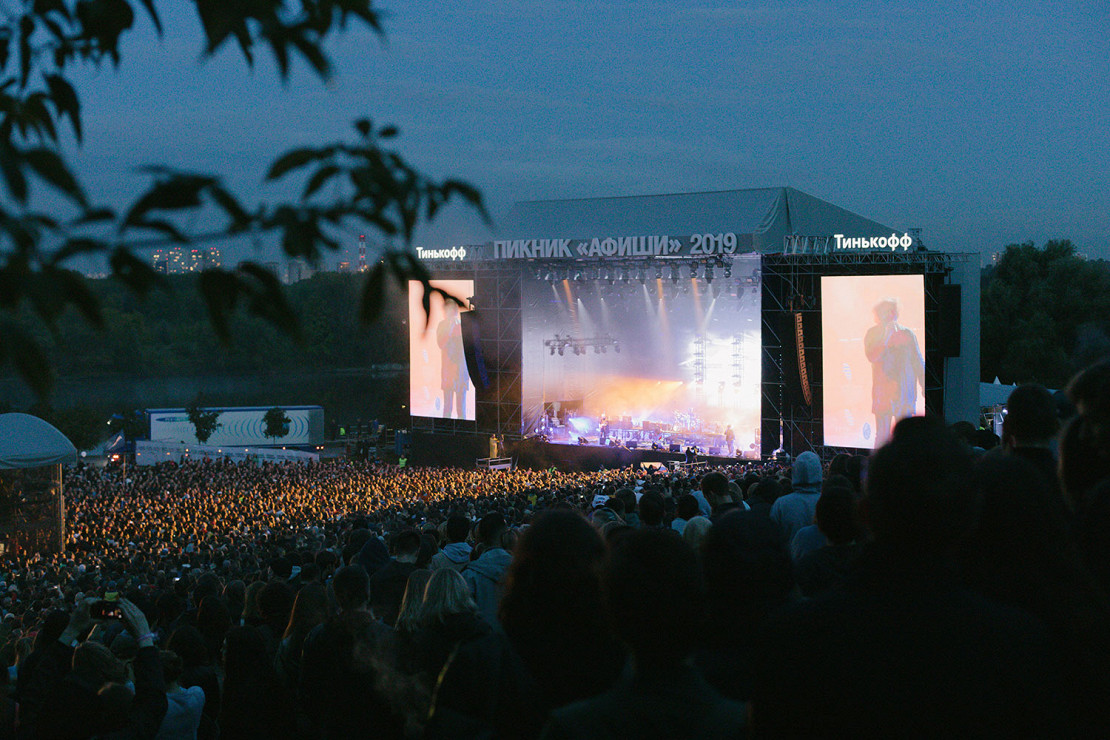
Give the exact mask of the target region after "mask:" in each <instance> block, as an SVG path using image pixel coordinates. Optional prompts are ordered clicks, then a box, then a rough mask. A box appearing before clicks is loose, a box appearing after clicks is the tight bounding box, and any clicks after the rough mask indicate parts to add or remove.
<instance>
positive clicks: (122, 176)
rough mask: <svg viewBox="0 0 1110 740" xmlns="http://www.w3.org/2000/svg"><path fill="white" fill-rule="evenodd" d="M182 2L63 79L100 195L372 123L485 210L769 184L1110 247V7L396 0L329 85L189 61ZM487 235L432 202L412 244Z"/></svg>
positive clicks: (264, 192) (228, 169)
mask: <svg viewBox="0 0 1110 740" xmlns="http://www.w3.org/2000/svg"><path fill="white" fill-rule="evenodd" d="M980 5H982V6H983V7H978V6H980ZM190 6H191V4H189V3H161V4H160V7H161V9H162V12H163V13H164V14H165V17H164V21H165V23H166V26H167V33H166V35H165V37H164V38H163V39H162V40H161V41H159V40H158V39H157V38H156V37H155V34H154V32H153V29H152V28H151V26H150V23H149V21H148V20H146V18H145V17H144V16H143V15H142V14H141V13H140V14H139V21H138V26H139V28H138V31H137V32H136V33H133V34H132V35H131V36H130V37H129V38H128V39H127V40H126V41H125V43H124V46H123V64H122V66H121V68H120V70H119V71H117V72H114V71H112V70H111V68H110V67H107V68H105V69H102V70H100V71H98V72H88V73H81V74H79V75H77V79H78V81H79V83H80V86H79V89H80V90H81V92H82V94H83V96H84V97H83V102H84V117H85V126H86V142H85V145H84V148H83V149H82V150H81V151H80V152H79V153H78V154H75V155H74V163H75V165H76V167H77V169H78V171H79V172H80V173H81V175H82V176H83V178H84V179H85V182H86V183H87V185H88V187H89V190H90V191H91V192H92V193H93V194H94V195H96V196H97V200H98V201H100V202H105V201H106V202H109V203H112V204H114V205H116V206H117V207H123V206H125V205H126V204H127V203H128V202H129V200H130V199H131V198H132V197H133V196H134V195H135V194H136V193H137V192H139V190H140V188H141V187H142V185H143V182H144V181H143V180H142V179H141V178H138V177H137V176H136V175H135V174H134V168H135V167H137V166H139V165H143V164H149V163H154V162H161V163H166V164H170V165H173V166H178V167H182V168H188V169H192V170H199V171H210V172H216V173H222V174H224V175H225V176H226V178H227V181H228V183H229V184H230V185H231V186H232V187H233V188H234V189H235V190H237V191H238V192H239V193H241V194H243V196H244V198H245V199H246V200H247V201H248V202H252V201H254V200H257V199H262V200H270V201H272V200H274V199H276V198H277V197H279V196H281V195H283V192H282V191H280V190H275V189H273V188H263V187H262V185H261V181H262V175H263V173H264V172H265V169H266V167H267V165H268V163H269V161H271V159H272V158H273V157H274V156H276V155H277V154H279V153H280V152H282V151H284V150H286V149H289V148H292V147H296V146H302V145H306V144H313V143H322V142H325V141H331V140H335V139H338V138H340V137H344V136H346V135H347V132H349V131H350V130H351V129H350V123H351V121H353V120H354V119H355V118H358V117H361V116H369V117H371V118H373V119H374V120H375V121H376V122H380V123H386V122H392V123H395V124H397V125H399V126H400V128H401V133H402V136H401V138H400V139H399V148H400V149H401V151H403V152H404V153H405V154H406V155H407V156H409V157H410V158H411V160H412V161H413V162H414V163H415V164H417V165H418V166H419V167H421V168H422V169H423V170H425V171H426V172H428V173H430V174H432V175H435V176H437V177H443V176H454V177H461V178H463V179H466V180H469V181H471V182H472V183H474V184H475V185H477V186H478V187H479V188H480V189H481V190H482V191H483V192H484V194H485V197H486V199H487V203H488V205H489V208H490V211H491V213H492V214H493V216H494V219H495V220H497V219H500V218H501V217H502V216H504V214H505V213H506V212H507V210H508V208H509V207H510V206H511V204H512V203H513V202H514V201H516V200H532V199H549V198H583V197H595V196H612V195H636V194H656V193H670V192H691V191H700V190H726V189H740V188H750V187H766V186H780V185H788V186H793V187H795V188H798V189H799V190H803V191H805V192H807V193H810V194H812V195H815V196H817V197H819V198H823V199H825V200H828V201H831V202H832V203H835V204H837V205H840V206H843V207H845V208H847V209H849V210H852V211H854V212H856V213H859V214H861V215H863V216H866V217H868V218H871V219H874V220H876V221H878V222H880V223H884V224H888V225H891V226H893V227H895V228H899V229H902V228H908V227H921V228H923V229H924V232H923V237H924V239H925V242H926V244H928V245H929V246H930V247H932V248H936V249H947V250H952V251H978V252H983V253H985V254H987V255H989V253H990V252H993V251H997V250H998V249H1000V248H1001V247H1002V246H1003V245H1005V244H1007V243H1010V242H1017V241H1025V240H1029V239H1032V240H1034V241H1036V242H1037V243H1038V244H1039V243H1042V242H1043V241H1044V240H1046V239H1049V238H1058V237H1066V238H1071V239H1072V240H1073V241H1074V242H1075V243H1076V244H1077V245H1078V247H1079V249H1080V251H1081V252H1085V253H1087V254H1089V255H1090V256H1092V257H1110V247H1108V246H1107V240H1106V236H1107V235H1108V234H1110V147H1107V146H1106V142H1107V140H1110V36H1108V34H1107V33H1106V31H1107V29H1108V28H1110V4H1107V3H1102V2H1098V3H1043V2H1031V1H1029V0H1015V1H1013V2H1008V3H983V4H978V3H962V2H961V3H954V2H920V3H860V4H852V5H851V6H850V7H849V4H847V3H840V2H774V3H771V2H766V3H724V2H721V3H710V2H650V1H646V0H635V1H634V2H599V1H598V0H593V1H591V2H562V1H560V0H542V1H536V0H512V2H461V1H459V0H452V1H451V2H439V1H434V2H433V1H431V0H421V2H412V3H396V2H394V3H389V4H385V5H383V6H382V10H383V12H384V13H385V15H386V17H385V28H386V36H385V38H384V40H382V39H379V38H377V37H376V36H374V35H373V34H372V33H369V32H366V31H362V30H357V31H356V32H353V33H349V34H348V35H346V36H345V37H342V38H340V39H338V40H337V41H336V43H333V44H332V45H331V47H330V51H331V53H332V57H333V60H334V62H335V69H336V73H335V75H334V77H333V79H331V80H330V81H328V82H326V83H325V82H322V81H320V80H319V79H318V78H316V77H314V76H313V75H311V74H310V73H309V72H308V71H307V69H306V67H305V65H304V64H303V63H301V62H298V66H297V67H296V69H295V71H294V73H293V75H292V77H291V79H290V81H289V82H288V83H287V84H285V85H283V84H282V83H281V82H280V81H279V80H278V78H277V75H276V73H275V70H274V66H273V64H272V62H271V61H270V59H269V57H268V56H266V53H265V51H264V50H259V57H260V61H259V63H258V64H257V65H256V67H255V68H254V69H253V70H248V69H247V67H246V65H245V63H244V62H243V60H242V58H241V56H240V55H239V53H238V51H237V50H236V49H235V48H233V47H232V46H230V45H229V46H228V47H227V48H225V49H222V50H221V51H220V52H219V53H218V54H217V56H216V58H215V59H210V60H205V61H202V60H201V59H200V50H201V48H202V44H201V39H200V34H199V27H198V24H197V22H196V20H195V19H194V18H191V17H190V16H189V15H188V12H189V9H190ZM494 233H495V232H494ZM492 236H493V233H491V232H489V231H487V230H484V228H483V227H481V226H480V225H479V223H478V222H477V220H476V219H474V218H472V217H469V216H468V215H466V214H465V213H462V212H461V211H460V210H457V209H452V210H450V211H448V212H447V213H445V215H444V217H443V218H442V220H441V222H440V223H438V224H436V225H433V226H431V227H427V228H424V229H422V230H421V232H420V233H419V234H418V236H417V243H418V244H420V245H423V246H432V245H444V244H452V243H474V242H477V241H486V240H487V239H489V238H492ZM350 246H351V250H350V252H351V253H353V252H354V247H355V240H354V237H352V239H351V240H350ZM244 254H245V253H244ZM238 256H239V255H238V254H237V250H235V249H232V250H230V253H229V254H228V258H230V259H235V258H237V257H238Z"/></svg>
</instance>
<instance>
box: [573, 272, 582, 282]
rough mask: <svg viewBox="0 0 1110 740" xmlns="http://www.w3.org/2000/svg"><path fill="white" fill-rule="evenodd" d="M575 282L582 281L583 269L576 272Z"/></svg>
mask: <svg viewBox="0 0 1110 740" xmlns="http://www.w3.org/2000/svg"><path fill="white" fill-rule="evenodd" d="M574 282H576V283H580V282H582V271H581V270H578V271H576V272H575V273H574Z"/></svg>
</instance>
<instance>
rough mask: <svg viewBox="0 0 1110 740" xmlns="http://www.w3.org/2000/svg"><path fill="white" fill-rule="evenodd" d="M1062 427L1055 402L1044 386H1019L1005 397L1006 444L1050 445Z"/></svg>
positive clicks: (1013, 445)
mask: <svg viewBox="0 0 1110 740" xmlns="http://www.w3.org/2000/svg"><path fill="white" fill-rule="evenodd" d="M1059 429H1060V423H1059V421H1058V420H1057V418H1056V401H1055V400H1054V399H1053V398H1052V394H1051V393H1049V392H1048V389H1047V388H1045V387H1044V386H1043V385H1036V384H1028V385H1023V386H1019V387H1018V388H1015V389H1014V391H1013V393H1011V394H1010V397H1009V398H1008V399H1007V400H1006V418H1005V420H1003V422H1002V441H1003V442H1004V443H1005V444H1006V445H1007V446H1009V447H1030V446H1037V447H1042V446H1047V445H1048V444H1050V443H1051V442H1052V440H1053V438H1054V437H1055V436H1056V433H1057V432H1058V431H1059Z"/></svg>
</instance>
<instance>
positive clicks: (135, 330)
mask: <svg viewBox="0 0 1110 740" xmlns="http://www.w3.org/2000/svg"><path fill="white" fill-rule="evenodd" d="M168 279H169V284H170V289H171V290H170V291H169V292H163V291H153V292H151V293H150V294H148V295H147V296H146V297H145V298H142V299H140V298H138V297H136V296H135V294H134V293H133V292H131V291H130V290H128V289H127V288H126V287H125V286H123V285H121V284H120V283H119V282H117V281H114V280H94V281H90V282H89V286H90V288H91V289H92V290H93V292H94V293H95V295H96V298H97V299H98V300H99V301H100V304H101V306H102V312H103V316H104V326H103V329H100V330H98V329H96V328H93V327H92V326H90V325H89V324H88V323H87V322H86V321H84V320H82V318H81V317H80V316H79V315H77V314H76V313H75V312H68V313H66V314H64V315H63V316H62V317H60V318H59V320H58V321H57V326H56V328H55V330H54V331H50V330H49V329H48V328H47V327H46V325H45V324H43V323H42V322H41V321H40V320H38V319H37V318H36V317H35V316H33V315H32V314H31V313H30V312H26V313H25V314H24V315H23V317H22V318H23V322H22V323H23V326H24V328H25V329H27V330H28V331H29V333H30V334H32V335H33V336H34V338H35V339H36V341H38V343H39V345H40V346H42V347H44V348H45V350H46V352H47V354H48V357H49V359H50V362H51V363H52V365H53V367H54V368H55V369H56V371H57V373H58V375H59V376H60V377H67V376H68V377H87V376H107V375H142V376H146V377H171V376H197V375H213V374H251V375H255V374H261V375H265V374H271V373H286V372H289V371H292V370H296V371H301V372H304V371H327V370H334V369H340V368H358V367H366V366H368V365H371V364H375V363H404V362H406V361H407V356H408V355H407V347H408V334H407V326H406V325H405V324H404V320H405V316H404V312H405V311H406V309H407V302H406V301H405V300H388V301H386V302H385V310H386V311H388V312H389V314H390V315H388V316H386V317H384V318H385V320H384V321H381V322H378V323H377V324H375V325H373V326H366V325H365V324H362V323H360V321H359V317H358V314H357V311H358V306H359V299H360V292H361V290H362V285H363V282H364V281H363V280H362V278H361V276H359V275H355V274H342V273H319V274H317V275H315V276H313V277H312V278H311V279H309V280H303V281H301V282H298V283H295V284H293V285H291V286H289V287H288V288H287V296H288V299H289V303H290V306H291V307H292V308H293V310H294V311H295V312H296V314H297V316H299V317H300V321H301V341H300V342H297V341H296V340H294V339H293V338H291V337H290V336H289V335H288V334H286V333H283V332H281V331H280V330H278V329H276V328H275V327H274V326H273V324H271V323H270V322H268V321H265V320H263V319H261V318H259V317H257V316H254V315H250V314H247V313H246V312H243V311H240V312H239V313H237V314H235V315H233V317H232V319H231V328H232V336H233V337H234V340H233V341H232V342H231V343H230V344H224V343H222V342H221V341H220V340H219V339H218V338H217V337H216V336H215V334H214V333H213V331H212V326H211V324H210V322H209V316H208V312H207V308H206V306H205V302H204V300H203V299H202V298H201V296H200V295H199V293H198V291H197V289H196V285H195V283H196V280H197V277H196V276H192V275H181V276H170V277H169V278H168ZM391 287H392V286H388V287H387V288H386V289H390V288H391ZM396 297H397V298H399V297H400V296H399V294H398V296H396ZM2 369H3V371H4V372H5V373H8V374H14V370H13V369H12V367H11V366H4V367H3V368H2Z"/></svg>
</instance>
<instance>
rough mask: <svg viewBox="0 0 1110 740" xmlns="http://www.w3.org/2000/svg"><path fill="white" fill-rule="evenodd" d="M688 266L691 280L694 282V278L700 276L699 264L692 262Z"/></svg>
mask: <svg viewBox="0 0 1110 740" xmlns="http://www.w3.org/2000/svg"><path fill="white" fill-rule="evenodd" d="M687 266H688V267H689V268H690V279H691V280H693V279H694V278H696V277H697V276H698V263H697V262H691V263H690V264H689V265H687Z"/></svg>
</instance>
